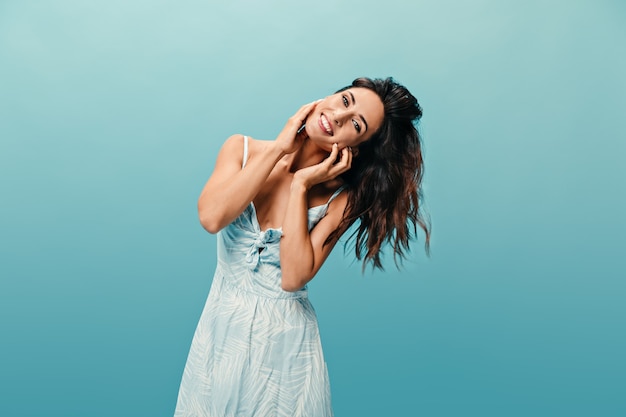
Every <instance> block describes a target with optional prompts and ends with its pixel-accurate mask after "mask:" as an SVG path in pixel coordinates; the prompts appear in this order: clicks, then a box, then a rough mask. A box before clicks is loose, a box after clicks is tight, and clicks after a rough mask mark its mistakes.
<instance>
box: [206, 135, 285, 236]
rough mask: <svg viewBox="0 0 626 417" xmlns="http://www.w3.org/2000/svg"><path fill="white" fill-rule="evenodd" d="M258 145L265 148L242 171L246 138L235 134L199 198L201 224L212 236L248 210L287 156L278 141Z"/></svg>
mask: <svg viewBox="0 0 626 417" xmlns="http://www.w3.org/2000/svg"><path fill="white" fill-rule="evenodd" d="M259 143H261V144H262V145H261V146H260V147H259V150H258V151H257V152H256V155H255V157H254V158H250V159H249V161H248V162H247V163H246V167H245V168H244V169H242V168H241V164H242V153H243V137H242V136H241V135H233V136H231V137H230V138H228V139H227V140H226V142H225V143H224V145H223V146H222V149H221V150H220V152H219V154H218V156H217V161H216V162H215V168H214V170H213V173H212V174H211V177H210V178H209V180H208V181H207V183H206V185H205V186H204V189H203V190H202V193H201V194H200V198H199V199H198V216H199V218H200V223H201V224H202V227H204V228H205V229H206V230H207V231H208V232H209V233H217V232H219V231H220V230H221V229H222V228H224V227H225V226H226V225H228V224H230V222H232V221H233V220H235V219H236V218H237V216H239V215H240V214H241V213H242V212H243V211H244V210H245V208H246V207H247V205H248V204H250V201H252V199H253V198H254V196H255V195H256V194H257V193H258V192H259V189H260V188H261V185H263V182H264V181H265V180H266V179H267V177H268V175H269V174H270V172H271V171H272V168H274V165H276V162H277V161H278V160H279V159H280V158H281V157H282V156H283V155H284V153H283V152H282V151H281V150H280V149H279V148H278V147H277V146H276V144H275V142H264V141H259ZM257 155H258V156H257Z"/></svg>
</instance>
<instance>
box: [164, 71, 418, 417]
mask: <svg viewBox="0 0 626 417" xmlns="http://www.w3.org/2000/svg"><path fill="white" fill-rule="evenodd" d="M421 114H422V112H421V108H420V107H419V104H418V103H417V100H416V99H415V97H413V96H412V95H411V94H410V93H409V91H408V90H407V89H406V88H404V87H403V86H401V85H399V84H397V83H395V82H394V81H393V80H392V79H391V78H388V79H386V80H379V79H376V80H371V79H367V78H359V79H357V80H355V81H354V82H353V83H352V85H351V86H349V87H346V88H343V89H341V90H340V91H338V92H337V93H336V94H334V95H331V96H328V97H326V98H325V99H323V100H318V101H316V102H314V103H311V104H307V105H305V106H303V107H302V108H301V109H300V110H298V112H297V113H296V114H295V115H294V116H293V117H291V118H290V119H289V121H288V122H287V124H286V126H285V127H284V129H283V130H282V132H281V133H280V134H279V135H278V137H277V138H276V139H275V140H274V141H261V140H255V139H252V138H248V137H246V136H242V135H234V136H231V137H230V138H229V139H228V140H227V141H226V142H225V144H224V145H223V147H222V149H221V150H220V153H219V155H218V157H217V162H216V165H215V170H214V172H213V174H212V175H211V177H210V178H209V180H208V182H207V183H206V185H205V187H204V189H203V190H202V193H201V195H200V198H199V201H198V212H199V217H200V222H201V223H202V226H203V227H204V228H205V229H206V230H207V231H209V232H210V233H218V232H219V235H218V265H217V269H216V272H215V276H214V278H213V282H212V285H211V291H210V293H209V297H208V300H207V303H206V306H205V309H204V311H203V313H202V316H201V319H200V322H199V324H198V327H197V329H196V333H195V335H194V338H193V342H192V346H191V350H190V353H189V357H188V359H187V364H186V366H185V371H184V374H183V379H182V382H181V387H180V391H179V396H178V403H177V407H176V413H175V415H176V416H211V417H224V416H247V417H250V416H255V417H270V416H272V417H273V416H289V417H294V416H296V417H300V416H311V417H326V416H332V409H331V403H330V387H329V382H328V372H327V369H326V364H325V362H324V358H323V354H322V347H321V343H320V336H319V331H318V326H317V319H316V316H315V312H314V310H313V307H312V306H311V304H310V302H309V300H308V298H307V286H306V284H307V283H308V282H309V281H310V280H311V279H313V277H314V276H315V274H316V273H317V271H318V270H319V268H320V267H321V266H322V264H323V263H324V261H325V260H326V258H327V257H328V255H329V254H330V252H331V250H332V249H333V247H334V246H335V244H336V242H337V240H338V239H339V238H340V236H341V235H342V234H343V233H344V232H345V231H346V230H347V229H348V228H349V227H350V226H351V225H352V224H354V223H355V222H357V220H358V222H357V224H358V226H357V227H356V230H355V243H356V245H355V247H356V257H357V258H358V259H363V260H364V264H365V263H366V262H368V261H371V262H372V263H373V265H374V266H376V267H382V264H381V260H380V253H381V247H382V245H383V244H384V243H390V244H391V246H392V248H393V252H394V257H395V256H396V255H397V256H399V257H400V258H402V257H403V256H404V251H405V250H406V249H408V244H409V239H410V238H411V237H412V235H413V234H414V233H415V231H416V225H419V226H420V227H421V228H422V229H423V230H424V231H425V233H426V245H428V239H429V235H430V231H429V227H428V226H427V225H426V223H425V222H424V220H423V218H422V217H421V215H420V212H419V196H420V184H421V179H422V156H421V148H420V138H419V135H418V133H417V130H416V129H415V126H414V124H413V123H414V122H416V121H417V120H418V119H419V118H420V117H421ZM303 124H304V129H302V125H303Z"/></svg>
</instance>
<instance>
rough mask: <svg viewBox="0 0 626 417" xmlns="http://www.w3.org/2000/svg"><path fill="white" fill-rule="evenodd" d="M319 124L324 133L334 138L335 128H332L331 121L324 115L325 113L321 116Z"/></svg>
mask: <svg viewBox="0 0 626 417" xmlns="http://www.w3.org/2000/svg"><path fill="white" fill-rule="evenodd" d="M318 124H319V126H320V129H322V131H324V132H326V134H327V135H329V136H333V128H332V127H331V124H330V121H329V120H328V118H327V117H326V116H325V115H324V113H322V114H321V115H320V118H319V121H318Z"/></svg>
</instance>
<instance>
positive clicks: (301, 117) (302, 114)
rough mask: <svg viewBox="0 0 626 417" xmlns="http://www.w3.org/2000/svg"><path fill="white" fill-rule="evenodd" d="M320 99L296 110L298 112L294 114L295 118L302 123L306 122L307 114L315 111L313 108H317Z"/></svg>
mask: <svg viewBox="0 0 626 417" xmlns="http://www.w3.org/2000/svg"><path fill="white" fill-rule="evenodd" d="M320 101H322V100H321V99H320V100H316V101H314V102H312V103H308V104H305V105H304V106H302V107H300V109H299V110H298V111H297V112H296V114H294V115H293V118H294V119H295V120H296V121H300V123H304V121H305V120H306V118H307V116H308V115H309V113H311V112H312V111H313V109H315V106H317V103H319V102H320Z"/></svg>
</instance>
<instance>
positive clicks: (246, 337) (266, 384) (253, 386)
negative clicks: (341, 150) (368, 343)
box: [174, 137, 342, 417]
mask: <svg viewBox="0 0 626 417" xmlns="http://www.w3.org/2000/svg"><path fill="white" fill-rule="evenodd" d="M247 145H248V138H247V137H244V159H243V167H242V169H244V168H245V163H246V160H247V153H248V146H247ZM341 191H342V189H341V188H340V189H338V190H337V191H336V192H335V193H334V194H333V195H332V196H331V197H330V199H329V200H328V202H327V203H326V204H324V205H321V206H316V207H312V208H310V209H309V211H308V225H309V230H311V229H312V228H313V227H314V226H315V224H316V223H317V222H318V221H319V220H320V219H321V218H322V217H324V215H325V214H326V210H327V208H328V205H329V204H330V202H331V201H332V200H333V199H334V198H335V197H336V196H337V195H338V194H339V193H340V192H341ZM281 235H282V231H281V229H280V228H277V229H274V228H269V229H267V230H261V228H260V226H259V223H258V220H257V215H256V211H255V208H254V204H253V203H250V204H249V205H248V207H247V208H246V209H245V210H244V211H243V213H241V215H240V216H239V217H238V218H237V219H235V220H234V221H233V222H232V223H231V224H230V225H228V226H226V227H225V228H224V229H222V230H221V231H220V232H219V233H218V234H217V259H218V262H217V268H216V271H215V275H214V277H213V282H212V284H211V289H210V291H209V296H208V299H207V302H206V305H205V307H204V310H203V312H202V315H201V317H200V322H199V323H198V326H197V328H196V331H195V334H194V337H193V341H192V343H191V349H190V352H189V356H188V358H187V363H186V365H185V370H184V373H183V377H182V381H181V385H180V390H179V393H178V401H177V404H176V411H175V414H174V416H175V417H183V416H184V417H191V416H193V417H201V416H202V417H283V416H284V417H331V416H332V415H333V411H332V408H331V401H330V384H329V380H328V371H327V368H326V362H325V361H324V356H323V352H322V345H321V341H320V335H319V329H318V324H317V317H316V315H315V310H314V309H313V306H312V305H311V303H310V302H309V299H308V297H307V286H305V287H304V288H302V289H301V290H299V291H296V292H287V291H284V290H282V288H281V270H280V258H279V244H280V237H281Z"/></svg>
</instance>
